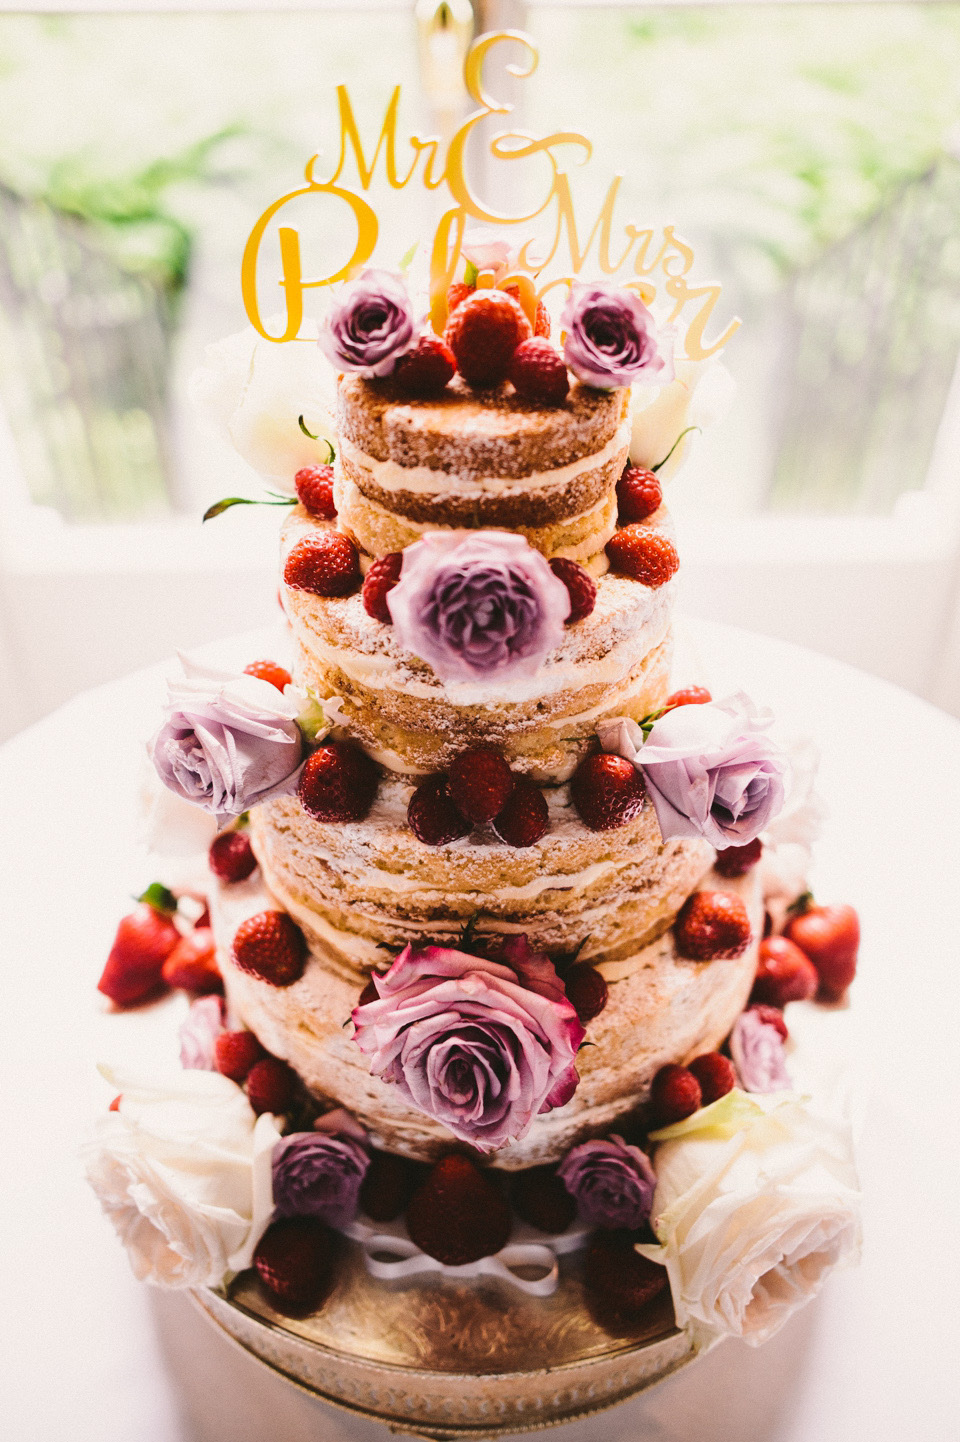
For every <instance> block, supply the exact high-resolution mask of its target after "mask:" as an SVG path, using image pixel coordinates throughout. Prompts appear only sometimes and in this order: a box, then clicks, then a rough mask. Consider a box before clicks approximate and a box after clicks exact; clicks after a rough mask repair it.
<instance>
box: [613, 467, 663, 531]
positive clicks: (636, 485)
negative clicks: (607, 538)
mask: <svg viewBox="0 0 960 1442" xmlns="http://www.w3.org/2000/svg"><path fill="white" fill-rule="evenodd" d="M662 505H663V491H662V490H661V488H660V482H659V481H658V480H657V478H656V476H655V475H654V473H653V471H645V470H644V469H643V468H642V467H641V466H630V465H627V466H624V468H623V475H622V476H621V477H620V479H619V481H618V482H617V519H618V521H619V522H620V524H621V526H629V525H631V524H632V523H633V522H634V521H645V520H646V519H647V517H648V516H652V515H653V513H654V511H659V509H660V507H661V506H662Z"/></svg>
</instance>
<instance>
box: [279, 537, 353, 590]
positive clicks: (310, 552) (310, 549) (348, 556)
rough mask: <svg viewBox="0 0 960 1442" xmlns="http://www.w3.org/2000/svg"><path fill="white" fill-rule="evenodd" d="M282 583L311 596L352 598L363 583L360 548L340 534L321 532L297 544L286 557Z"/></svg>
mask: <svg viewBox="0 0 960 1442" xmlns="http://www.w3.org/2000/svg"><path fill="white" fill-rule="evenodd" d="M283 579H284V581H285V582H286V584H287V585H288V586H290V587H291V588H292V589H293V590H295V591H309V592H310V594H311V595H312V596H349V594H350V592H351V591H355V590H356V589H357V586H358V584H359V582H360V561H359V558H358V556H357V548H356V546H355V545H354V544H353V542H352V541H351V540H350V538H349V537H348V536H343V535H341V534H340V532H339V531H318V532H317V533H316V534H315V535H312V536H304V538H303V540H302V541H298V542H297V544H296V545H295V546H294V548H293V550H292V551H291V552H290V554H289V556H288V557H287V561H286V565H285V566H284V568H283Z"/></svg>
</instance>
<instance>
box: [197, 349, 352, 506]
mask: <svg viewBox="0 0 960 1442" xmlns="http://www.w3.org/2000/svg"><path fill="white" fill-rule="evenodd" d="M268 329H269V326H268ZM333 382H334V378H333V372H332V371H331V369H330V367H329V365H327V363H326V361H325V360H324V359H323V357H322V356H321V354H320V351H319V350H318V348H317V346H316V344H315V343H314V341H312V340H310V341H306V340H295V341H285V342H283V343H282V344H277V343H276V342H275V341H268V340H264V339H263V337H262V336H261V335H259V334H258V333H257V332H256V331H255V330H254V329H253V327H252V326H249V327H248V328H247V329H246V330H244V331H240V332H239V334H237V335H232V336H228V337H227V338H226V339H225V340H221V341H217V342H216V343H215V344H214V345H209V346H207V349H206V357H205V363H204V365H203V366H201V367H200V368H199V369H198V370H197V371H195V372H194V374H193V375H192V376H191V378H190V393H191V399H192V401H193V404H194V405H195V406H196V408H197V409H198V411H199V412H200V413H201V415H202V416H203V417H204V418H205V419H206V420H207V421H209V422H211V423H212V424H213V426H214V427H215V429H217V430H218V431H220V433H221V434H222V435H223V436H224V437H225V438H226V439H227V440H229V441H230V442H231V443H232V444H233V446H234V448H235V449H236V451H237V452H238V453H239V455H240V456H242V458H243V459H244V460H245V461H246V462H247V464H248V465H250V466H252V467H253V469H254V470H255V471H259V473H260V475H261V476H263V478H264V479H265V480H268V481H269V482H270V484H271V485H272V486H273V487H275V488H278V489H282V490H284V491H285V492H287V493H288V494H290V495H292V494H293V478H294V476H295V475H296V473H297V471H298V470H300V469H301V467H302V466H312V465H320V464H323V463H324V462H326V461H328V460H329V459H330V452H329V449H328V446H327V442H328V441H329V442H330V444H331V445H332V444H333V439H334V421H333V410H334V404H335V397H334V392H333V388H332V387H333ZM301 416H303V422H304V425H305V426H306V428H307V430H308V431H310V432H311V435H313V436H316V437H317V439H316V440H312V439H311V437H310V436H307V435H304V433H303V431H302V430H301V429H300V422H299V418H300V417H301Z"/></svg>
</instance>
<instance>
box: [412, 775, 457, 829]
mask: <svg viewBox="0 0 960 1442" xmlns="http://www.w3.org/2000/svg"><path fill="white" fill-rule="evenodd" d="M407 821H408V822H409V823H410V830H411V831H412V832H413V834H414V836H415V837H416V838H417V840H418V841H422V842H423V844H424V846H446V845H447V844H448V842H451V841H456V840H457V837H458V836H466V835H467V833H468V832H469V830H470V822H469V821H467V820H466V818H465V817H463V816H461V815H460V812H459V811H458V810H457V808H456V806H455V805H454V804H453V799H452V797H451V795H450V788H449V786H448V785H447V778H446V777H445V776H428V777H427V779H426V781H422V782H421V783H420V785H419V786H418V787H417V789H416V791H415V792H414V793H413V795H412V796H411V797H410V804H409V806H408V807H407Z"/></svg>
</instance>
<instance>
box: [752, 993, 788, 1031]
mask: <svg viewBox="0 0 960 1442" xmlns="http://www.w3.org/2000/svg"><path fill="white" fill-rule="evenodd" d="M747 1011H755V1012H756V1014H757V1016H758V1017H759V1019H760V1020H761V1021H762V1022H764V1023H765V1025H767V1026H775V1027H776V1028H777V1031H778V1032H779V1033H780V1038H781V1040H782V1041H788V1040H789V1037H790V1033H789V1032H788V1031H787V1023H786V1022H785V1021H784V1019H783V1012H782V1011H781V1010H780V1008H779V1007H778V1006H763V1005H762V1004H761V1003H759V1002H751V1004H750V1006H748V1007H747Z"/></svg>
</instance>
